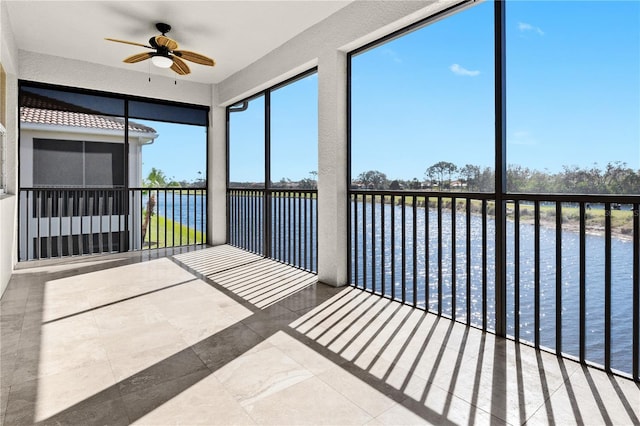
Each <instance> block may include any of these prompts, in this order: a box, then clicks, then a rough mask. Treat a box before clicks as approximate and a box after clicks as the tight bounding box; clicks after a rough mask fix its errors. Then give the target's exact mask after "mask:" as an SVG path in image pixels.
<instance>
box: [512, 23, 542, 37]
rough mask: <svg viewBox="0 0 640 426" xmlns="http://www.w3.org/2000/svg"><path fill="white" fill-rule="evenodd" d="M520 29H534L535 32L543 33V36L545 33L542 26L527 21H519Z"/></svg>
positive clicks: (523, 30)
mask: <svg viewBox="0 0 640 426" xmlns="http://www.w3.org/2000/svg"><path fill="white" fill-rule="evenodd" d="M518 29H519V30H520V32H526V31H533V32H535V33H538V35H541V36H543V35H544V31H542V29H540V27H536V26H534V25H531V24H527V23H526V22H518Z"/></svg>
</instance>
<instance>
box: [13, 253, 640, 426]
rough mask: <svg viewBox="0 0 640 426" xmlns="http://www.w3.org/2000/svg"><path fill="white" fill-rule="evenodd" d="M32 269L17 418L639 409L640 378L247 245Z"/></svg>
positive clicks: (589, 416)
mask: <svg viewBox="0 0 640 426" xmlns="http://www.w3.org/2000/svg"><path fill="white" fill-rule="evenodd" d="M150 256H151V255H150V254H148V253H147V254H139V253H138V254H126V255H113V256H106V257H99V258H83V259H77V260H73V261H71V262H65V263H61V264H47V263H44V264H40V265H38V264H35V265H36V266H35V267H30V268H28V269H21V270H18V271H16V273H15V274H14V276H13V277H12V280H11V283H10V285H9V288H8V289H7V291H6V293H5V294H4V296H3V297H2V300H1V301H0V308H1V321H2V322H1V329H0V331H1V340H0V343H1V351H2V353H1V357H2V358H1V361H2V362H1V378H2V381H1V387H0V390H1V413H2V414H1V416H2V418H1V420H2V424H6V425H22V424H33V423H39V424H78V425H90V424H115V425H117V424H131V423H134V424H149V425H169V424H206V425H212V424H224V425H236V424H237V425H244V424H273V425H285V424H292V425H293V424H296V425H297V424H314V425H315V424H331V425H347V424H371V425H376V424H488V423H496V424H505V423H508V424H523V423H530V424H563V425H564V424H616V425H624V424H639V423H640V386H639V385H638V384H636V383H634V382H632V381H630V380H626V379H623V378H619V377H614V376H608V375H606V374H604V373H603V372H601V371H597V370H594V369H588V368H584V367H582V366H580V365H579V364H576V363H574V362H571V361H567V360H562V359H558V358H556V357H555V356H552V355H550V354H546V353H540V352H536V351H534V350H533V349H532V348H529V347H526V346H521V345H520V346H519V345H515V344H514V343H512V342H509V341H505V340H503V339H498V338H495V337H494V336H493V335H491V334H486V333H482V332H481V331H479V330H476V329H470V328H467V327H465V326H463V325H461V324H457V323H453V322H451V321H448V320H446V319H442V318H437V317H435V316H433V315H430V314H424V313H423V312H420V311H416V310H412V309H411V308H410V307H407V306H402V305H400V304H399V303H395V302H390V301H388V300H385V299H380V298H378V297H375V296H371V295H369V294H367V293H363V292H361V291H359V290H356V289H353V288H342V289H334V288H331V287H328V286H325V285H322V284H317V283H316V279H315V276H313V275H311V274H308V273H305V272H302V271H300V270H297V269H294V268H290V267H287V266H284V265H282V264H279V263H276V262H273V261H270V260H265V259H262V258H260V257H258V256H255V255H252V254H249V253H246V252H243V251H241V250H238V249H235V248H232V247H229V246H218V247H213V248H207V249H204V250H197V251H191V252H185V253H180V254H168V255H166V256H161V255H160V254H156V255H155V256H153V257H150Z"/></svg>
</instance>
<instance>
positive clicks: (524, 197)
mask: <svg viewBox="0 0 640 426" xmlns="http://www.w3.org/2000/svg"><path fill="white" fill-rule="evenodd" d="M349 194H351V195H373V194H375V195H384V196H391V195H396V196H397V195H405V196H409V197H413V196H416V197H429V198H437V197H442V198H459V199H461V200H463V199H477V200H494V199H495V198H496V194H495V193H493V192H456V191H446V192H445V191H425V190H398V191H394V190H386V189H350V190H349ZM503 197H504V199H505V200H506V201H507V202H513V201H548V202H556V201H558V202H563V203H581V202H584V203H595V204H603V203H607V202H611V203H618V204H634V203H637V202H639V201H640V195H616V194H590V195H585V194H525V193H507V194H503Z"/></svg>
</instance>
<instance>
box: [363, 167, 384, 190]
mask: <svg viewBox="0 0 640 426" xmlns="http://www.w3.org/2000/svg"><path fill="white" fill-rule="evenodd" d="M357 180H359V181H360V182H361V183H362V185H363V186H364V187H365V188H367V189H385V188H387V185H388V180H387V175H385V174H384V173H382V172H379V171H377V170H369V171H366V172H362V173H360V174H359V175H358V177H357Z"/></svg>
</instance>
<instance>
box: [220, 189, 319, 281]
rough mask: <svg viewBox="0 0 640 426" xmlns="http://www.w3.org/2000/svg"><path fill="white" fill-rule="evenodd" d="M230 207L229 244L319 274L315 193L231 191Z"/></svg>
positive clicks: (228, 202) (280, 190) (271, 190)
mask: <svg viewBox="0 0 640 426" xmlns="http://www.w3.org/2000/svg"><path fill="white" fill-rule="evenodd" d="M227 208H228V214H227V218H228V227H227V230H228V238H227V241H228V242H229V244H231V245H234V246H236V247H240V248H243V249H245V250H249V251H251V252H253V253H257V254H260V255H262V256H265V257H269V258H272V259H275V260H278V261H280V262H283V263H286V264H289V265H292V266H296V267H298V268H302V269H305V270H308V271H312V272H317V268H318V260H317V259H318V256H317V253H318V237H317V235H318V233H317V228H318V219H317V217H318V212H317V191H316V190H297V189H296V190H289V189H287V190H285V189H269V190H262V189H228V190H227Z"/></svg>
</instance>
